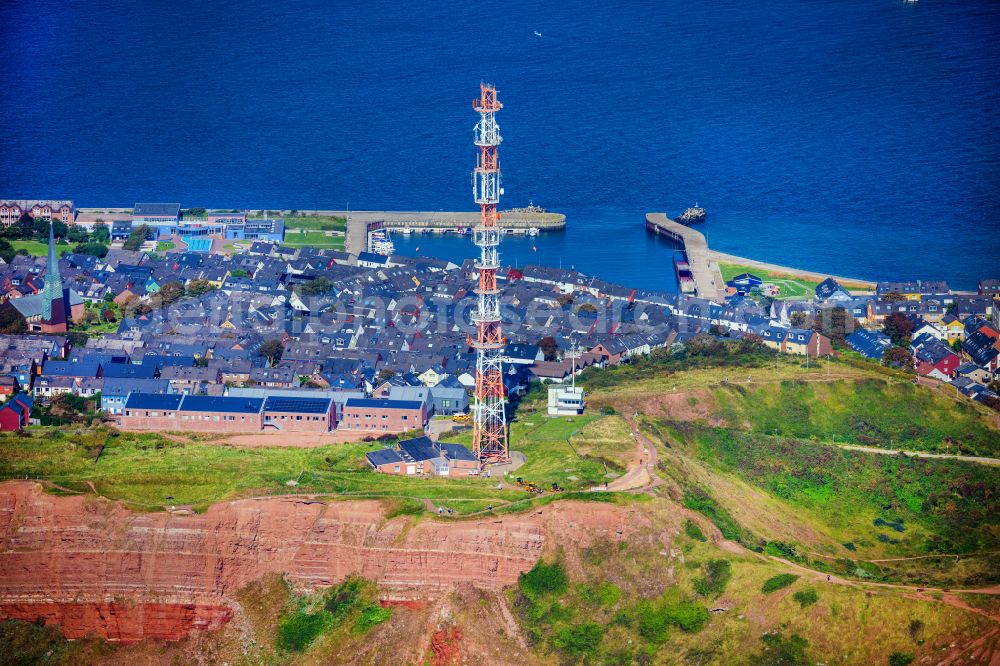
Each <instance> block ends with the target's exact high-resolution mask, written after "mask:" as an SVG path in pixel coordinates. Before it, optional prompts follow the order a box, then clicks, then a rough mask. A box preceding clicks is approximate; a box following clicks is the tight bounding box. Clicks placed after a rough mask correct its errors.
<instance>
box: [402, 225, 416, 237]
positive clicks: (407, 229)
mask: <svg viewBox="0 0 1000 666" xmlns="http://www.w3.org/2000/svg"><path fill="white" fill-rule="evenodd" d="M400 233H402V234H403V235H405V236H409V235H410V234H412V233H413V229H411V228H410V227H403V228H402V229H400Z"/></svg>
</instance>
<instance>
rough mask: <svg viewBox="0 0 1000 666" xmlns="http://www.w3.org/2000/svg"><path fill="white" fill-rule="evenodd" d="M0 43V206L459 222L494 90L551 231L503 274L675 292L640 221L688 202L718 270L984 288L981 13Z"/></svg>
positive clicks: (335, 14)
mask: <svg viewBox="0 0 1000 666" xmlns="http://www.w3.org/2000/svg"><path fill="white" fill-rule="evenodd" d="M0 25H4V26H8V27H9V26H16V31H15V32H16V34H17V35H18V37H17V38H16V39H4V40H0V90H3V91H4V92H5V95H4V101H3V103H2V105H0V161H2V162H0V198H2V197H69V198H73V199H75V200H76V201H77V203H78V205H80V206H111V205H131V204H132V203H134V202H136V201H140V200H147V201H148V200H167V201H179V202H181V203H182V205H185V206H197V205H202V206H219V207H238V206H247V207H266V208H344V207H346V206H347V205H348V204H349V205H350V207H351V208H353V209H404V210H420V209H425V210H427V209H429V210H437V209H440V210H471V209H473V208H474V204H473V201H472V192H471V183H470V176H469V172H470V170H471V167H472V165H473V162H474V159H475V158H474V152H473V146H472V127H473V125H474V124H475V121H476V116H475V114H474V113H473V112H472V109H471V105H470V102H471V100H472V98H473V97H474V96H476V94H477V92H478V84H479V82H480V80H483V79H485V80H489V81H492V82H494V83H495V84H496V85H497V87H498V89H499V94H500V99H501V101H502V102H503V103H504V105H505V108H504V110H503V111H502V112H501V113H500V115H499V116H498V119H499V122H500V125H501V129H502V132H503V136H504V143H503V144H502V146H501V153H500V154H501V166H502V168H503V172H504V187H505V189H506V195H505V197H504V199H503V205H504V206H517V205H524V204H527V203H528V202H529V201H534V202H535V203H538V204H541V205H544V206H546V207H548V208H549V209H552V210H557V211H561V212H565V213H566V214H567V215H568V224H569V228H568V229H567V230H566V231H565V232H564V233H560V234H552V235H546V236H542V237H539V238H538V239H537V240H535V241H534V242H532V241H528V240H518V241H512V242H510V243H508V244H506V245H505V246H504V258H505V259H508V260H511V261H516V262H517V263H527V262H539V263H547V264H552V265H558V264H559V263H562V265H564V266H575V267H576V268H579V269H581V270H585V271H587V272H590V273H593V274H597V275H600V276H602V277H605V278H607V279H611V280H615V281H618V282H623V283H628V284H633V285H636V286H643V287H650V288H671V287H672V286H673V284H674V282H673V276H672V274H671V269H670V262H669V257H670V247H669V245H668V244H666V243H663V242H662V241H658V240H656V239H651V238H648V237H647V236H646V233H645V231H644V229H643V213H644V212H645V211H650V210H657V211H665V212H668V213H670V214H677V213H679V212H680V211H681V210H683V209H684V208H685V207H687V206H689V205H692V204H694V203H695V202H698V203H700V204H701V205H704V206H705V207H706V208H707V210H708V221H707V222H706V223H705V225H704V231H705V233H706V234H707V236H708V239H709V244H710V245H711V246H712V247H715V248H717V249H720V250H723V251H727V252H732V253H735V254H741V255H745V256H750V257H754V258H757V259H761V260H767V261H773V262H777V263H782V264H788V265H792V266H796V267H802V268H810V269H814V270H820V271H829V272H835V273H838V274H844V275H851V276H858V277H864V278H873V279H879V278H883V279H889V278H897V277H913V278H945V279H948V280H949V281H950V282H951V283H952V284H953V285H954V286H958V287H964V288H973V287H975V283H976V281H977V280H978V279H979V278H981V277H989V276H998V275H1000V176H998V170H1000V167H998V158H1000V46H998V45H1000V3H998V2H995V1H994V0H963V1H961V2H956V1H954V0H920V2H918V3H915V4H907V3H904V2H900V1H899V0H841V1H840V2H835V3H833V2H825V3H824V2H813V1H809V0H773V1H770V2H735V1H732V0H716V1H713V2H694V1H689V2H680V1H675V0H657V1H649V2H621V3H614V2H596V1H593V0H581V1H579V2H562V3H539V2H531V3H522V2H513V3H501V4H494V5H483V4H482V3H473V2H462V3H457V2H440V1H436V0H430V1H427V2H420V3H412V2H401V1H399V0H387V1H385V2H379V3H360V2H327V1H326V0H302V1H300V2H295V3H277V2H275V3H266V2H253V3H250V2H247V3H236V2H232V1H228V0H217V1H215V2H211V3H203V2H190V1H179V2H167V1H165V0H154V1H150V2H142V3H120V2H109V1H106V0H100V1H93V2H86V3H84V2H68V1H67V2H48V1H38V0H32V1H24V2H18V1H12V0H0ZM535 31H537V32H539V33H541V37H538V36H536V35H535V34H534V33H535ZM398 240H400V243H399V245H400V247H401V249H403V250H406V249H415V248H416V247H417V246H421V251H422V252H424V253H434V254H438V255H442V256H449V257H455V258H458V257H462V256H466V255H467V254H471V251H472V249H473V248H472V247H471V246H470V245H469V244H468V241H463V240H462V239H458V238H430V237H426V236H425V237H414V238H412V239H407V240H405V241H403V240H402V239H398ZM532 246H537V249H534V248H533V247H532Z"/></svg>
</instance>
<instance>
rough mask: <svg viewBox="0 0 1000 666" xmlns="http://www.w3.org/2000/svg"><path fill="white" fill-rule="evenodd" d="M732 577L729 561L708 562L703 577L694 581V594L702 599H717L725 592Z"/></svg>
mask: <svg viewBox="0 0 1000 666" xmlns="http://www.w3.org/2000/svg"><path fill="white" fill-rule="evenodd" d="M732 575H733V572H732V566H731V565H730V563H729V560H709V561H708V562H707V563H706V564H705V575H704V577H701V578H695V579H694V589H695V592H697V593H698V594H700V595H701V596H703V597H712V598H714V597H717V596H719V595H720V594H722V593H723V592H725V591H726V584H727V583H728V582H729V579H730V577H731V576H732Z"/></svg>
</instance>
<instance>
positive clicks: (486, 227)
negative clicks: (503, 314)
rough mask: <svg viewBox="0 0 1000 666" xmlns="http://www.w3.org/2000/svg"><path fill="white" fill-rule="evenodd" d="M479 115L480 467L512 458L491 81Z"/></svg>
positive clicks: (482, 93)
mask: <svg viewBox="0 0 1000 666" xmlns="http://www.w3.org/2000/svg"><path fill="white" fill-rule="evenodd" d="M472 108H473V109H475V111H476V112H477V113H478V114H479V122H478V123H477V124H476V129H475V144H476V146H477V147H478V148H479V155H478V157H477V158H476V168H475V169H474V170H473V171H472V192H473V196H474V197H475V199H476V203H478V204H479V210H480V219H479V225H478V226H477V227H476V228H475V230H474V231H473V242H475V244H476V246H477V247H478V248H479V261H478V262H477V263H476V268H477V269H479V285H478V287H477V288H476V289H475V293H476V296H477V297H478V303H477V307H476V310H475V312H473V313H472V317H471V318H472V323H473V324H475V326H476V338H475V340H472V339H471V338H470V340H469V344H470V346H471V347H473V348H474V349H475V350H476V390H475V393H474V396H473V397H474V403H473V419H474V425H473V430H472V452H473V455H475V456H476V458H477V459H478V460H479V465H480V467H485V466H486V465H489V464H492V463H507V462H510V452H509V450H508V448H507V413H506V407H507V398H506V395H505V391H504V384H503V362H502V357H503V349H504V346H505V345H506V340H505V339H504V337H503V334H502V333H501V330H500V289H499V288H498V286H497V271H498V269H499V268H500V252H499V249H498V248H499V246H500V226H499V220H500V214H499V213H498V212H497V205H498V204H499V203H500V195H501V194H503V188H502V187H500V161H499V158H498V155H497V147H498V146H499V145H500V141H501V138H500V126H499V125H497V121H496V112H497V111H499V110H500V109H501V108H503V105H501V104H500V102H499V101H498V100H497V90H496V88H495V87H494V86H493V85H492V84H488V83H480V84H479V99H477V100H474V101H473V102H472Z"/></svg>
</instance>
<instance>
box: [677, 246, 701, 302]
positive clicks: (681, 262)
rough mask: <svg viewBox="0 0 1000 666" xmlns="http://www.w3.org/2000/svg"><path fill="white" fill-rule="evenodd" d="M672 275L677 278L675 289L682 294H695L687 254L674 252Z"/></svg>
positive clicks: (682, 251) (695, 287)
mask: <svg viewBox="0 0 1000 666" xmlns="http://www.w3.org/2000/svg"><path fill="white" fill-rule="evenodd" d="M674 274H675V275H676V276H677V287H678V288H679V289H680V292H681V293H682V294H694V293H696V292H697V284H696V283H695V281H694V272H693V271H692V270H691V262H690V261H689V260H688V256H687V252H686V251H684V250H677V251H676V252H674Z"/></svg>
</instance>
